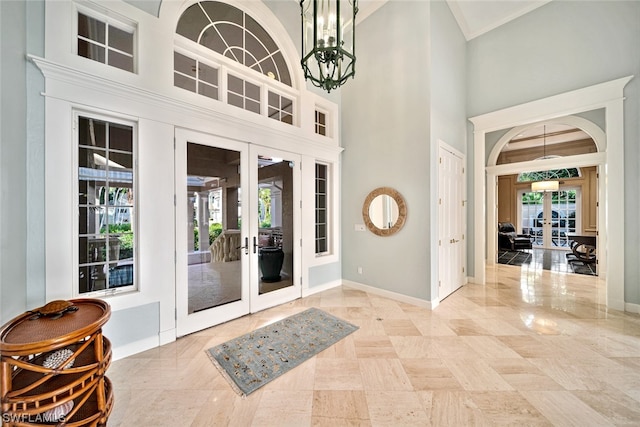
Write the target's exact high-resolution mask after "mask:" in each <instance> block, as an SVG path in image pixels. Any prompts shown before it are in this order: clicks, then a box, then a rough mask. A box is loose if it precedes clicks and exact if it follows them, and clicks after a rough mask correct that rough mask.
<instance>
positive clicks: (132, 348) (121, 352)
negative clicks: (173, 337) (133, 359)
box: [113, 336, 160, 360]
mask: <svg viewBox="0 0 640 427" xmlns="http://www.w3.org/2000/svg"><path fill="white" fill-rule="evenodd" d="M159 346H160V342H159V337H158V336H155V337H149V338H145V339H142V340H138V341H134V342H131V343H129V344H125V345H121V346H116V347H114V348H113V360H119V359H124V358H125V357H129V356H133V355H134V354H137V353H141V352H143V351H147V350H150V349H152V348H156V347H159Z"/></svg>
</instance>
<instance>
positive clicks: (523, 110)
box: [469, 76, 633, 310]
mask: <svg viewBox="0 0 640 427" xmlns="http://www.w3.org/2000/svg"><path fill="white" fill-rule="evenodd" d="M632 78H633V76H627V77H624V78H620V79H616V80H612V81H609V82H605V83H601V84H597V85H593V86H589V87H586V88H583V89H578V90H574V91H571V92H566V93H563V94H559V95H555V96H551V97H548V98H543V99H539V100H536V101H532V102H529V103H525V104H521V105H517V106H513V107H509V108H505V109H503V110H498V111H494V112H491V113H487V114H484V115H480V116H476V117H472V118H470V119H469V120H470V121H471V122H472V123H473V125H474V160H473V166H474V195H475V197H474V206H473V208H474V209H473V210H474V214H475V215H474V225H475V233H474V255H475V256H474V260H475V261H474V275H475V277H476V279H477V280H478V282H479V283H481V284H484V283H485V280H486V273H485V265H486V260H487V250H488V248H487V245H486V242H487V240H491V239H488V234H487V233H488V232H489V231H490V230H491V228H492V227H489V226H488V223H489V221H492V224H493V222H495V212H494V209H493V208H494V207H495V206H494V204H495V191H496V189H495V186H494V185H493V182H494V180H495V175H490V176H487V175H486V174H487V169H486V166H488V164H487V163H485V153H486V145H485V136H486V134H487V133H489V132H491V131H495V130H501V129H508V128H512V127H517V126H523V125H528V124H530V123H537V122H541V121H545V120H552V119H556V118H559V117H564V116H569V115H573V114H576V113H581V112H585V111H591V110H595V109H600V108H605V117H606V164H605V165H604V167H603V168H601V169H603V170H604V171H605V174H606V175H605V176H604V177H603V176H601V179H600V188H599V191H600V195H601V196H602V197H601V198H600V200H603V201H604V203H601V207H600V210H599V217H600V218H599V221H602V222H599V227H600V230H603V233H600V234H601V235H603V234H604V236H601V239H603V240H605V242H604V246H603V251H601V253H604V256H605V257H606V259H607V260H608V262H607V263H606V271H605V274H604V277H605V279H606V280H607V305H608V306H609V307H610V308H613V309H617V310H624V304H623V301H624V212H621V211H620V210H618V211H616V216H615V218H612V217H611V216H610V215H608V214H609V212H608V211H609V206H611V207H613V206H623V205H624V150H623V147H624V133H623V132H624V87H625V86H626V84H627V83H628V82H629V81H630V80H631V79H632ZM600 146H602V145H600ZM489 203H492V205H489ZM601 225H602V226H601ZM607 242H616V247H615V253H616V256H611V257H608V256H607V255H608V254H609V253H612V250H613V249H614V248H610V247H609V245H608V244H607ZM621 251H622V253H621ZM599 252H600V251H599Z"/></svg>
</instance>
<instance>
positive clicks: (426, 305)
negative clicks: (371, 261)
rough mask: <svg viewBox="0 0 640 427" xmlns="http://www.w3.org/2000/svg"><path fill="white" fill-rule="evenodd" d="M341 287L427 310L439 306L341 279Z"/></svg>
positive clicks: (436, 303) (435, 303)
mask: <svg viewBox="0 0 640 427" xmlns="http://www.w3.org/2000/svg"><path fill="white" fill-rule="evenodd" d="M342 285H343V286H346V287H349V288H354V289H358V290H360V291H364V292H368V293H370V294H374V295H379V296H382V297H385V298H390V299H393V300H396V301H400V302H405V303H407V304H413V305H416V306H418V307H423V308H428V309H431V310H433V309H434V308H435V307H437V306H438V304H439V302H438V301H427V300H423V299H420V298H415V297H411V296H408V295H403V294H399V293H397V292H392V291H387V290H385V289H380V288H375V287H373V286H369V285H365V284H364V283H358V282H352V281H351V280H345V279H342Z"/></svg>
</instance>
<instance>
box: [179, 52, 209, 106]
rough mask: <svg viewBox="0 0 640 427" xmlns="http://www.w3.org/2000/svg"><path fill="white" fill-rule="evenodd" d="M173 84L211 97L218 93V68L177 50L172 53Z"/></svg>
mask: <svg viewBox="0 0 640 427" xmlns="http://www.w3.org/2000/svg"><path fill="white" fill-rule="evenodd" d="M173 70H174V71H173V85H174V86H176V87H179V88H182V89H186V90H188V91H191V92H195V93H198V94H200V95H204V96H206V97H208V98H212V99H216V100H217V99H220V98H219V94H218V87H219V83H218V69H217V68H214V67H212V66H210V65H207V64H205V63H203V62H201V61H198V60H196V59H192V58H190V57H188V56H186V55H183V54H181V53H178V52H174V53H173Z"/></svg>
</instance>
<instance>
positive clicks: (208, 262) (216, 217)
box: [182, 142, 242, 314]
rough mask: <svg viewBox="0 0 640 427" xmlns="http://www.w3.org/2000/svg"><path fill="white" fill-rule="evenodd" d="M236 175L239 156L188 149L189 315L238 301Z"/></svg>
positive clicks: (189, 146)
mask: <svg viewBox="0 0 640 427" xmlns="http://www.w3.org/2000/svg"><path fill="white" fill-rule="evenodd" d="M239 171H240V152H238V151H233V150H226V149H222V148H216V147H210V146H206V145H200V144H195V143H191V142H189V143H187V183H186V192H187V197H186V200H187V206H186V209H187V218H188V223H187V227H186V230H185V232H186V233H187V264H188V266H187V268H188V271H189V274H188V281H189V292H188V295H189V304H188V312H189V314H191V313H196V312H199V311H202V310H206V309H209V308H212V307H217V306H220V305H223V304H227V303H230V302H234V301H239V300H240V299H242V268H241V262H242V261H241V257H240V254H241V248H240V247H241V246H242V242H241V235H240V224H241V222H242V217H241V213H242V209H241V203H240V197H241V189H240V172H239ZM182 200H184V199H182Z"/></svg>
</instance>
